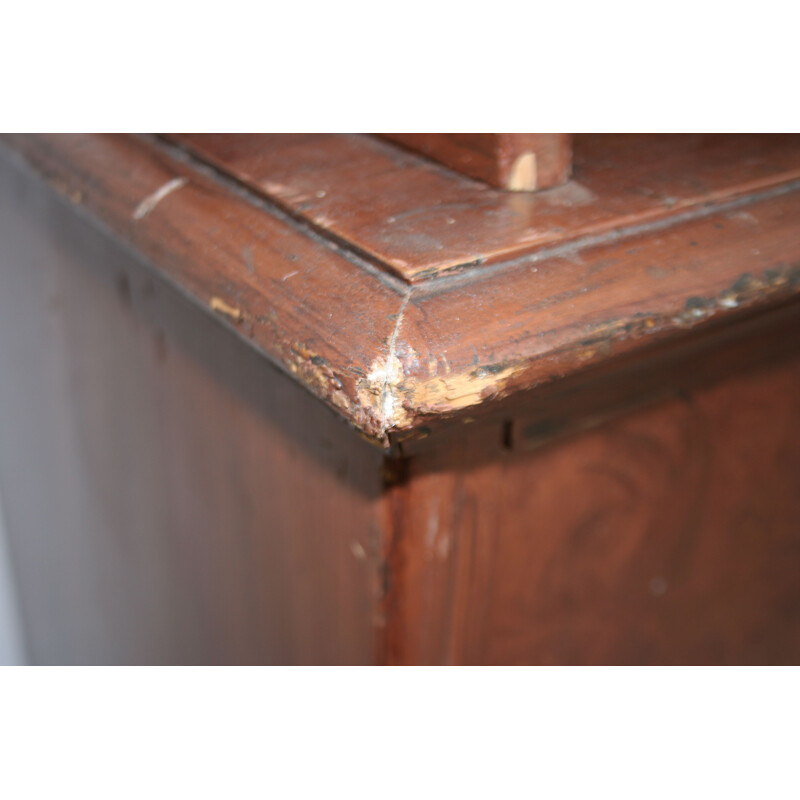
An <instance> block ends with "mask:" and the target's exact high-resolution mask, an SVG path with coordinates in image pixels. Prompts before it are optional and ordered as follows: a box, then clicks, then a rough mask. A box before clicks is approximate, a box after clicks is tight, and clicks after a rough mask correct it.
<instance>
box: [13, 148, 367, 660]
mask: <svg viewBox="0 0 800 800" xmlns="http://www.w3.org/2000/svg"><path fill="white" fill-rule="evenodd" d="M122 167H123V165H122V164H120V165H119V168H120V169H122ZM147 177H148V176H147V174H146V173H145V174H144V175H143V179H144V180H147ZM177 197H178V195H177V194H176V195H175V196H174V197H173V200H177ZM163 202H166V201H163ZM76 211H77V207H76V206H72V207H70V206H68V205H67V204H65V203H63V202H62V201H61V200H59V199H58V198H57V196H56V195H55V194H54V193H52V192H51V191H50V189H49V188H48V187H47V186H46V185H44V184H43V183H41V182H39V181H36V180H34V179H33V178H32V177H31V176H30V175H25V174H24V173H22V172H20V171H19V170H17V169H16V168H13V169H12V168H9V165H8V164H7V163H6V162H4V161H1V160H0V241H2V248H0V376H2V377H0V485H1V486H2V491H3V501H4V509H3V510H4V512H5V520H6V523H7V528H8V534H9V539H10V544H11V549H12V556H13V565H14V568H15V574H16V578H17V584H18V586H19V588H20V593H21V608H22V613H23V618H24V622H25V629H26V639H27V644H28V650H29V655H30V657H31V659H32V660H33V661H34V663H50V664H52V663H77V664H111V663H127V664H142V663H144V664H154V663H167V664H193V663H200V664H216V663H234V664H249V663H268V664H269V663H271V664H280V663H301V664H314V663H326V664H328V663H345V664H352V663H370V662H372V661H373V660H374V658H375V647H376V639H375V630H376V628H375V624H376V620H375V616H374V610H375V598H376V596H377V592H378V588H379V584H378V581H379V570H378V561H377V558H378V556H377V549H376V548H377V524H378V521H379V518H380V517H379V514H378V503H379V496H380V491H381V485H382V478H381V470H380V467H381V454H380V452H379V451H377V450H376V449H375V448H373V447H371V446H370V445H368V444H366V443H365V442H363V441H362V440H361V439H360V438H359V437H358V436H356V435H354V434H353V432H352V431H351V430H350V429H348V427H347V426H346V425H344V424H342V421H341V420H340V419H337V418H336V416H335V415H334V414H333V413H332V412H330V411H329V410H328V409H326V408H325V407H324V406H323V405H322V404H321V403H319V402H318V401H317V400H316V399H315V398H314V397H312V395H310V394H309V393H307V392H306V391H305V390H304V389H302V388H301V387H300V386H298V385H297V384H296V383H295V382H294V381H293V380H292V379H290V378H289V377H287V376H285V375H283V374H281V373H280V372H279V371H278V370H276V369H275V368H274V367H273V366H271V365H270V364H269V363H267V361H266V360H265V359H264V358H263V357H261V356H260V355H259V354H258V353H257V352H256V351H255V350H254V349H253V348H252V347H249V346H247V345H245V344H244V342H243V341H242V340H241V339H238V338H237V337H236V336H234V335H233V334H232V333H231V331H229V330H226V329H225V327H223V325H221V324H220V320H218V319H216V318H214V317H213V316H211V315H209V314H208V313H207V312H205V311H203V310H201V309H199V308H197V307H196V306H195V305H194V304H193V303H191V302H190V301H189V300H188V299H187V298H186V297H185V296H184V294H183V292H182V291H181V290H178V289H177V288H176V287H174V286H172V285H170V284H169V283H168V282H165V281H164V280H163V279H162V277H161V276H160V275H159V274H158V272H157V271H153V270H151V269H150V268H147V267H145V266H144V265H143V264H142V263H141V262H140V261H138V260H137V259H136V258H134V257H132V256H131V255H130V254H129V253H128V252H126V250H125V248H123V247H121V246H120V244H119V242H117V241H115V240H114V239H113V238H111V237H108V236H107V235H106V234H104V233H102V232H100V231H98V230H97V229H95V228H94V227H93V226H91V225H89V224H88V223H87V222H85V221H83V220H81V219H80V217H79V216H78V214H77V213H76ZM151 214H155V210H154V211H152V212H151Z"/></svg>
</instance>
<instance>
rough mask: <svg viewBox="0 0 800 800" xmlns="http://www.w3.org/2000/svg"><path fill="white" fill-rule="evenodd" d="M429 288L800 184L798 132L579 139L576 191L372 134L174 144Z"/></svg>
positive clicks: (189, 138)
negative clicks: (499, 173) (511, 181)
mask: <svg viewBox="0 0 800 800" xmlns="http://www.w3.org/2000/svg"><path fill="white" fill-rule="evenodd" d="M171 138H172V139H173V140H174V141H176V142H178V143H180V144H181V146H183V147H186V148H187V149H189V150H191V151H192V152H193V153H195V154H196V155H198V156H199V157H201V158H202V159H204V160H205V161H207V162H209V163H211V164H214V165H215V166H216V167H218V168H219V169H220V170H222V171H224V172H225V173H226V174H229V175H231V176H233V177H235V178H236V179H237V180H238V181H240V182H241V183H243V184H245V185H246V186H248V187H249V188H251V189H253V190H254V191H256V192H258V193H260V194H262V195H263V196H264V197H266V198H268V199H270V200H272V201H273V202H275V203H277V204H279V205H281V206H282V207H283V208H285V209H286V210H288V211H290V212H291V213H292V214H295V215H297V216H298V217H300V218H302V219H304V220H307V221H308V222H310V223H311V224H313V225H314V226H316V228H317V229H318V230H320V231H322V232H324V233H325V234H326V235H328V236H330V237H332V238H333V239H335V240H336V241H339V242H344V243H346V244H347V246H348V247H350V248H352V249H354V250H356V251H358V252H359V253H361V254H363V255H365V256H367V257H368V258H370V259H372V260H373V261H374V262H375V263H376V264H377V265H379V266H381V267H382V268H383V269H386V270H387V271H390V272H392V273H394V274H395V275H397V276H399V277H401V278H403V279H404V280H406V281H408V282H410V283H418V282H421V281H423V280H425V279H426V278H429V277H435V276H439V275H442V274H444V273H447V272H451V271H458V270H462V269H464V268H465V267H467V266H473V267H474V266H484V265H489V264H493V263H497V262H499V261H503V260H505V259H509V258H512V257H518V256H522V255H525V254H530V253H534V252H536V251H538V250H540V249H543V248H550V247H553V246H556V245H560V244H565V243H567V242H571V241H575V240H577V239H580V238H581V237H584V236H588V235H597V234H602V233H608V232H610V231H613V230H615V229H618V228H621V227H624V226H630V225H636V224H642V223H645V222H650V221H655V220H661V219H666V218H670V217H674V216H675V215H677V214H682V213H685V212H686V211H687V210H691V209H696V208H700V207H703V206H706V205H708V204H713V203H718V202H723V201H725V200H729V199H731V198H733V197H738V196H742V195H746V194H748V193H750V192H754V191H759V190H763V189H766V188H770V187H773V186H778V185H781V184H783V183H786V182H788V181H791V180H795V179H797V178H800V136H797V135H774V136H773V135H736V136H726V135H700V134H698V135H634V134H630V135H610V134H609V135H576V136H575V141H574V174H573V180H571V181H570V182H569V183H568V184H566V185H565V186H561V187H558V188H555V189H550V190H548V191H546V192H536V193H519V192H515V193H509V192H503V191H500V190H497V189H492V188H491V187H488V186H485V185H481V184H479V183H476V182H475V181H472V180H468V179H465V178H463V177H461V176H459V175H457V174H455V173H453V172H452V171H450V170H446V169H443V168H441V167H439V166H438V165H437V164H434V163H432V162H430V161H429V160H427V159H425V158H421V157H419V156H416V155H414V154H413V153H409V152H405V151H403V150H401V149H400V148H397V147H395V146H393V145H390V144H389V143H387V142H383V141H381V140H380V139H378V138H376V137H373V136H359V135H338V134H248V135H241V136H240V135H231V134H219V135H213V134H210V135H178V136H174V137H171Z"/></svg>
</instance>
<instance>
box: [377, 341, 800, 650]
mask: <svg viewBox="0 0 800 800" xmlns="http://www.w3.org/2000/svg"><path fill="white" fill-rule="evenodd" d="M798 397H800V358H798V357H795V358H794V359H792V360H791V361H789V362H784V363H781V364H780V365H776V366H774V367H772V368H769V369H765V370H762V371H760V372H759V373H756V374H753V373H750V374H748V375H746V376H737V377H732V378H729V379H727V380H724V381H722V382H719V383H717V384H716V385H714V386H712V387H707V388H705V389H703V390H701V391H697V392H692V393H689V394H686V395H685V396H684V397H683V398H681V399H675V400H672V401H668V402H664V403H661V404H659V405H658V406H655V407H653V408H651V409H648V410H646V411H641V412H638V413H636V414H631V415H627V416H626V417H625V418H623V419H620V420H617V421H616V422H614V423H612V424H608V425H605V426H603V427H601V428H599V429H597V430H595V431H592V432H587V433H584V434H583V435H581V436H576V437H573V438H571V439H569V440H566V441H564V442H561V443H559V444H558V445H554V446H551V447H547V448H544V449H541V450H538V451H536V452H527V453H519V452H513V451H510V450H508V449H506V450H505V451H501V450H499V446H498V445H499V437H498V438H497V440H496V442H497V443H495V444H494V450H493V449H492V444H493V443H492V441H491V438H487V437H483V438H481V436H480V435H479V436H477V437H476V438H473V437H472V436H471V435H470V436H467V435H465V436H463V437H461V439H460V440H454V441H451V442H450V443H449V445H448V447H447V448H446V449H444V448H440V449H438V450H436V451H431V452H429V453H427V454H425V455H419V456H417V457H415V458H413V459H411V460H410V461H409V462H408V465H407V469H406V473H405V475H404V480H403V481H402V482H401V483H400V484H398V485H397V486H396V487H395V488H394V490H393V497H392V501H391V502H392V506H391V508H392V510H391V512H390V513H389V515H388V524H389V525H391V526H392V531H393V535H392V536H391V542H392V546H391V547H390V549H389V552H390V554H391V555H390V557H391V564H392V567H391V570H390V572H391V574H392V576H393V580H392V583H391V590H390V592H389V594H388V596H387V598H386V608H387V619H388V628H387V631H386V633H387V652H388V657H389V660H390V661H391V662H393V663H413V664H419V663H425V664H428V663H433V664H441V663H450V664H452V663H468V664H530V663H534V664H544V663H554V664H651V663H652V664H727V663H738V664H741V663H767V664H778V663H781V664H783V663H787V664H796V663H797V661H798V659H800V591H798V583H797V575H798V571H799V570H800V425H798V422H799V421H800V407H799V406H798Z"/></svg>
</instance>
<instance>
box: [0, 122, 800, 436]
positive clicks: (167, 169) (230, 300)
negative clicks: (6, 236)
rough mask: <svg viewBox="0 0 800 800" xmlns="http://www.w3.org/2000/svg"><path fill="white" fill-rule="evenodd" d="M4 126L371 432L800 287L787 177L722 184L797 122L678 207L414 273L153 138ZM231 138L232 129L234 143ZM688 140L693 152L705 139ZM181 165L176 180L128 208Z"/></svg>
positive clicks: (697, 326)
mask: <svg viewBox="0 0 800 800" xmlns="http://www.w3.org/2000/svg"><path fill="white" fill-rule="evenodd" d="M333 138H334V140H335V141H342V140H340V139H337V138H336V137H333ZM11 141H12V142H13V144H14V145H15V147H16V148H17V152H19V153H22V154H24V155H25V157H26V158H27V159H28V161H29V163H30V164H31V165H32V166H33V167H34V168H35V169H37V170H39V171H42V172H43V173H44V174H46V175H48V176H49V177H50V180H51V181H52V182H53V184H54V185H55V186H56V187H58V188H59V189H61V190H62V191H63V192H64V193H65V195H66V196H68V197H70V198H71V199H72V201H73V202H75V203H76V205H77V207H80V208H84V209H86V210H87V211H89V212H90V213H94V214H97V215H98V216H99V217H100V218H101V219H102V220H103V221H104V222H105V223H106V224H108V225H110V226H111V227H112V229H113V230H114V231H115V232H116V233H117V235H118V236H120V237H121V238H122V239H123V240H125V241H127V242H128V243H130V244H131V245H132V246H134V247H135V248H137V249H138V250H139V251H141V252H142V253H143V254H145V255H146V256H148V257H150V258H151V259H154V260H155V261H156V262H157V263H158V264H159V265H160V266H161V268H162V269H164V270H165V272H166V273H167V274H168V275H169V276H170V277H171V279H173V280H175V281H177V282H179V283H180V284H181V285H182V286H183V287H185V288H186V289H187V290H188V291H189V292H190V293H192V295H193V296H195V297H196V298H197V299H198V300H199V301H200V302H201V303H202V304H203V305H206V306H209V307H210V306H211V305H212V303H213V301H214V298H217V299H218V301H221V302H222V303H223V305H219V304H217V305H216V306H215V311H216V312H217V313H218V314H219V315H220V316H221V317H222V318H223V319H224V320H225V321H226V322H227V323H229V324H231V325H232V326H233V327H234V328H235V329H237V330H238V331H239V332H240V334H242V335H243V336H245V337H246V338H248V339H250V340H252V341H253V343H254V344H256V346H258V347H259V348H261V349H262V350H263V351H264V352H266V353H267V354H268V355H269V356H270V358H272V359H273V360H274V361H275V362H276V363H278V364H279V365H280V366H281V367H282V368H283V369H285V370H286V371H287V372H289V373H290V374H293V375H296V376H297V377H298V379H299V380H300V381H301V382H302V383H304V384H305V385H306V386H307V387H308V388H309V389H310V390H311V391H312V392H313V393H314V394H316V395H317V396H318V397H320V398H322V399H324V400H325V401H326V402H328V403H329V404H330V405H331V406H332V407H334V408H336V410H337V411H339V413H341V414H342V415H343V416H344V417H345V418H346V419H348V420H349V421H350V422H352V423H353V424H354V425H356V426H357V427H358V428H359V429H360V430H361V431H363V432H364V433H365V434H366V435H368V436H370V437H372V438H373V439H374V440H376V441H379V442H383V443H388V442H390V441H391V440H400V439H408V438H409V437H415V436H416V437H418V436H424V435H427V433H428V432H429V431H430V429H431V428H432V427H435V426H436V425H438V424H440V423H441V422H442V421H443V420H447V419H449V418H474V417H476V416H480V415H482V414H483V413H484V412H485V411H486V410H491V409H492V408H493V407H494V406H495V405H496V404H497V401H499V400H502V399H503V398H504V397H506V396H509V395H513V394H516V393H519V392H523V391H527V390H533V389H535V388H537V387H540V386H541V385H543V383H545V382H547V381H550V380H553V379H561V378H563V377H564V376H566V375H568V374H573V373H576V372H577V371H581V370H584V369H586V368H588V367H590V366H599V365H602V364H604V363H606V362H609V361H611V360H612V359H614V358H616V357H617V356H618V355H620V354H623V353H635V352H637V351H639V350H640V349H641V348H643V347H647V346H649V345H652V344H653V343H655V342H659V341H665V340H668V339H670V338H672V337H675V336H680V335H683V334H684V333H686V332H691V331H701V330H704V329H705V328H706V327H707V326H708V325H709V324H717V323H722V322H724V321H725V320H728V321H730V322H731V323H732V324H733V323H736V321H737V320H738V319H740V317H741V315H742V314H743V313H745V312H747V311H748V310H749V309H752V308H759V307H768V306H769V304H770V303H775V302H778V301H782V300H783V299H786V298H790V297H793V296H796V295H797V293H798V290H800V283H799V282H798V271H797V267H796V265H797V264H800V232H799V231H800V229H799V228H798V226H797V224H796V220H797V218H798V214H800V199H798V198H800V193H798V192H797V191H796V189H797V185H796V184H795V183H788V184H783V185H779V186H772V188H768V189H763V190H760V191H759V192H757V193H753V194H750V195H747V196H744V197H735V198H733V199H731V198H728V199H727V200H726V202H725V203H723V202H722V201H721V199H720V198H721V197H722V196H723V195H726V192H728V193H730V191H731V189H730V187H737V188H736V191H740V190H742V187H743V186H745V185H747V186H751V187H752V186H753V185H754V183H753V181H754V180H755V179H754V174H755V173H754V171H755V172H757V173H758V174H759V175H761V176H762V177H761V178H759V179H758V185H760V186H761V185H764V184H765V182H766V183H770V182H774V181H775V180H777V179H778V178H777V177H776V176H777V173H770V172H769V170H768V169H767V166H768V165H769V164H776V163H778V161H777V160H782V161H783V162H784V163H785V162H787V160H788V159H790V157H794V156H792V153H795V156H796V157H798V158H800V147H798V141H799V140H798V139H796V138H794V139H792V138H780V137H778V138H776V139H774V140H773V139H768V141H774V143H775V151H774V152H772V151H769V152H767V151H763V154H762V157H761V158H760V159H755V161H751V162H747V163H744V164H742V165H740V166H737V167H736V169H734V168H733V167H730V166H729V167H728V175H727V184H728V187H729V189H727V190H722V189H719V187H718V188H717V190H716V191H715V192H714V193H710V194H709V193H705V194H703V195H700V194H698V195H696V196H695V202H696V203H699V202H700V200H701V199H705V201H706V204H705V205H703V206H702V207H700V206H697V207H695V208H694V209H688V210H685V213H684V215H683V216H680V217H673V218H671V219H669V220H662V221H660V222H659V223H658V224H655V223H653V224H652V225H642V226H640V227H634V228H631V229H618V230H617V231H616V232H613V233H611V234H609V235H608V236H606V237H605V238H603V237H600V238H591V237H589V238H586V237H584V238H583V239H581V240H578V241H577V242H575V243H573V244H572V245H570V246H569V247H559V248H558V249H550V250H548V251H539V252H538V254H536V255H535V256H533V257H531V258H530V259H518V260H517V261H515V262H510V263H507V264H504V265H498V266H495V267H494V268H492V269H487V268H481V269H474V270H472V271H470V272H469V273H467V274H465V275H463V276H459V277H453V278H447V279H440V280H428V281H426V282H424V283H422V284H420V285H419V286H413V287H411V288H408V287H405V288H404V287H403V286H402V285H398V284H393V283H392V282H391V281H390V280H389V279H388V278H384V277H383V274H382V273H380V272H375V271H373V270H372V269H371V268H370V267H369V265H366V264H364V263H363V262H360V261H358V259H357V258H356V257H355V256H353V255H352V253H348V252H347V251H343V250H341V249H340V248H339V247H338V245H335V244H333V243H331V242H329V241H326V240H319V239H317V238H316V237H314V236H313V233H312V232H311V231H309V230H308V229H305V228H302V227H296V226H295V225H294V224H292V223H290V222H288V221H287V220H286V219H285V218H282V217H281V216H280V214H279V212H272V211H270V209H269V208H268V207H266V208H265V207H262V206H259V201H258V199H257V198H252V197H250V198H248V197H246V196H241V195H240V194H239V193H237V191H236V190H235V187H232V186H229V184H228V182H226V181H224V180H223V181H222V182H220V181H216V180H214V179H213V177H211V176H206V175H204V174H202V173H200V172H198V171H197V169H195V168H194V167H193V165H192V164H191V163H184V162H182V161H181V160H179V159H176V158H175V157H174V155H173V154H171V153H169V152H166V151H164V150H163V149H161V148H159V147H158V146H157V145H155V144H152V143H149V142H144V141H138V140H134V139H131V138H129V137H37V138H21V139H16V140H14V139H12V140H11ZM214 141H216V142H220V143H221V144H222V145H225V142H226V141H227V140H223V139H216V140H214ZM243 141H244V140H242V139H239V138H238V137H234V143H233V144H230V145H226V146H230V147H232V148H234V149H237V150H238V149H239V148H240V147H241V142H243ZM248 141H249V140H248ZM325 141H327V140H325ZM344 141H349V140H346V139H345V140H344ZM359 141H360V140H359ZM369 141H372V140H369ZM608 141H609V142H610V145H614V146H616V145H615V142H616V141H617V140H616V139H614V138H613V137H612V138H611V139H609V140H608ZM672 141H673V144H674V143H675V141H677V140H675V139H672ZM681 141H683V140H681ZM688 141H690V142H691V141H694V140H692V139H690V140H688ZM716 141H717V140H715V139H712V140H711V144H709V145H708V148H707V150H708V151H709V152H712V153H716V156H715V157H714V158H718V157H719V153H720V152H722V153H726V154H728V155H730V154H731V153H732V152H739V151H744V152H754V145H753V144H752V143H751V145H750V150H748V149H747V148H746V147H745V145H744V144H742V141H743V140H741V139H736V140H735V142H738V144H735V147H734V146H733V145H730V144H716ZM719 141H726V140H719ZM756 141H758V142H762V144H761V145H760V147H762V148H763V147H764V146H765V145H764V144H763V140H761V139H759V138H758V137H757V139H756ZM792 142H794V148H795V150H794V151H792V150H791V149H790V143H792ZM712 145H713V146H712ZM372 146H373V145H370V147H372ZM323 149H324V148H323ZM612 149H613V148H612ZM632 152H635V148H632ZM691 152H693V153H694V154H695V155H694V156H692V158H695V160H696V154H697V152H699V150H698V149H697V148H695V150H693V151H691ZM707 156H708V163H707V164H706V166H705V168H704V169H705V173H704V174H706V175H712V174H717V175H718V178H719V179H721V176H722V174H723V173H722V169H721V164H718V165H716V166H714V164H715V163H716V162H715V160H714V158H712V157H711V156H710V155H708V153H707ZM680 157H681V158H683V157H686V153H684V155H683V156H680ZM675 159H676V160H673V164H678V163H680V161H679V157H677V156H676V157H675ZM776 159H777V160H776ZM317 163H318V162H313V161H312V162H311V163H310V165H309V169H312V168H315V167H316V165H317ZM347 163H349V162H347ZM692 163H694V162H692ZM733 163H734V164H737V165H738V164H739V163H740V162H738V161H737V162H733ZM765 173H766V174H768V175H769V177H767V178H765V177H764V174H765ZM693 174H695V175H696V173H693ZM786 174H787V173H781V175H782V178H786ZM682 175H683V173H680V172H679V173H677V174H676V175H675V177H673V178H672V179H671V180H672V181H673V184H674V185H675V186H679V185H682V183H683V185H688V183H687V180H688V179H687V178H685V177H682ZM745 177H746V180H745ZM176 178H184V179H186V180H187V183H186V184H185V185H183V186H182V187H181V188H180V189H177V190H175V191H173V192H172V193H170V194H168V195H167V196H166V197H165V198H164V199H163V200H161V202H159V203H158V204H157V205H156V206H155V208H153V209H152V210H151V211H149V212H148V213H147V214H146V215H145V216H143V217H141V218H139V219H134V216H135V214H136V213H137V209H140V208H141V207H142V206H141V204H142V203H144V202H147V201H148V198H152V197H153V196H154V193H157V192H158V191H160V190H161V189H162V188H163V187H164V186H168V185H170V182H171V181H174V180H175V179H176ZM373 193H374V187H373ZM638 193H639V195H640V196H641V187H640V189H639V190H638ZM726 196H727V195H726ZM351 200H352V198H351ZM712 201H713V202H712ZM348 202H350V200H348ZM632 208H633V206H631V209H632ZM621 219H622V220H625V219H627V217H623V218H621ZM617 221H618V224H619V223H620V218H618V220H617ZM231 310H233V311H236V310H238V311H239V313H240V314H241V317H239V316H238V315H237V316H232V314H231Z"/></svg>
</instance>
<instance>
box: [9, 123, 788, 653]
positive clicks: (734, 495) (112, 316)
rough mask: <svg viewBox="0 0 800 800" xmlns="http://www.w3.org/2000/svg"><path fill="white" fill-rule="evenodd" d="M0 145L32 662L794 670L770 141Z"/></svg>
mask: <svg viewBox="0 0 800 800" xmlns="http://www.w3.org/2000/svg"><path fill="white" fill-rule="evenodd" d="M572 147H573V165H572V179H571V180H570V181H569V182H567V183H565V184H564V185H562V186H558V187H555V188H551V189H547V190H545V191H540V192H536V193H528V192H505V191H503V190H501V189H497V188H494V187H492V186H490V185H488V184H486V183H483V182H480V181H477V180H474V179H472V178H470V177H467V176H465V175H462V174H459V173H457V172H454V171H452V170H450V169H448V168H447V167H446V166H443V165H441V164H439V163H437V162H435V161H432V160H428V159H427V158H426V157H424V156H422V155H419V154H416V153H413V152H411V151H409V150H408V149H405V148H403V147H400V146H398V145H397V144H395V143H393V142H390V141H387V140H385V139H380V138H378V137H373V136H366V135H303V136H301V135H292V136H290V135H259V136H254V135H248V136H230V135H225V136H222V135H218V136H188V135H186V136H169V137H136V136H95V135H76V136H14V137H11V136H7V137H4V138H3V140H2V142H0V490H2V495H3V506H4V509H5V513H6V526H7V528H8V534H9V537H10V546H11V555H12V561H13V565H14V569H15V573H16V576H17V583H18V585H19V590H20V605H21V609H22V614H23V619H24V625H25V631H26V636H27V641H28V645H29V650H30V653H31V655H32V658H33V659H34V660H35V661H37V662H43V663H400V664H404V663H434V664H438V663H472V664H482V663H635V664H638V663H751V662H752V663H779V662H780V663H783V662H794V661H796V660H797V659H798V657H800V581H798V579H797V578H798V575H800V346H799V344H800V339H798V331H799V329H800V328H799V325H798V323H799V322H800V313H799V311H800V307H798V293H799V292H800V191H798V190H800V139H799V138H798V137H796V136H694V135H692V136H633V135H630V136H609V135H602V136H586V135H583V136H575V137H574V139H573V142H572Z"/></svg>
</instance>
